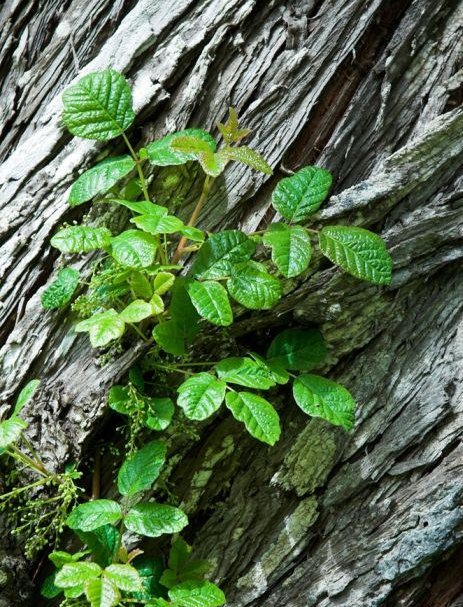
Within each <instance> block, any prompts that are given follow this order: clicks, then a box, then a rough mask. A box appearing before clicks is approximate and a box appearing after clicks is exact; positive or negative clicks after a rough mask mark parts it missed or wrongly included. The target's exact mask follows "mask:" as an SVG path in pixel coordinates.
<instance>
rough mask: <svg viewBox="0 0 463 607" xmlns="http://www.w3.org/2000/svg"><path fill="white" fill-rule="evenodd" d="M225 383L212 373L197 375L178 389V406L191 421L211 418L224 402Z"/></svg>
mask: <svg viewBox="0 0 463 607" xmlns="http://www.w3.org/2000/svg"><path fill="white" fill-rule="evenodd" d="M225 388H226V386H225V383H224V382H223V381H219V380H218V379H216V378H215V377H214V375H211V374H210V373H197V374H195V375H193V376H192V377H190V378H188V379H187V380H186V381H184V382H183V384H181V385H180V386H179V388H178V399H177V404H178V405H179V407H181V408H182V409H183V411H184V413H185V415H186V416H187V417H188V418H190V419H195V420H203V419H206V418H207V417H210V416H211V415H212V414H213V413H214V412H215V411H217V409H218V408H219V407H220V405H221V404H222V402H223V399H224V397H225Z"/></svg>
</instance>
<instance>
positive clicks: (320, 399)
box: [293, 375, 355, 430]
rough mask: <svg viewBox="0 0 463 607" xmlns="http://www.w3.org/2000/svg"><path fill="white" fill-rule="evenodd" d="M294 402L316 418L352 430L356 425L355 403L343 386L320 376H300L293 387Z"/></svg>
mask: <svg viewBox="0 0 463 607" xmlns="http://www.w3.org/2000/svg"><path fill="white" fill-rule="evenodd" d="M293 395H294V400H295V401H296V403H297V404H298V405H299V407H300V408H301V409H302V410H303V411H304V413H307V414H308V415H312V416H314V417H321V418H323V419H326V420H327V421H329V422H330V423H331V424H335V425H336V426H342V427H343V428H345V429H346V430H351V429H352V428H353V427H354V423H355V401H354V399H353V398H352V396H351V394H350V392H349V391H348V390H346V388H344V387H343V386H340V385H339V384H337V383H335V382H334V381H331V380H330V379H326V378H325V377H320V376H318V375H300V376H299V377H298V378H297V379H296V381H295V382H294V385H293Z"/></svg>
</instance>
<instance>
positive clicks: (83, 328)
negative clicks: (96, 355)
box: [74, 308, 125, 348]
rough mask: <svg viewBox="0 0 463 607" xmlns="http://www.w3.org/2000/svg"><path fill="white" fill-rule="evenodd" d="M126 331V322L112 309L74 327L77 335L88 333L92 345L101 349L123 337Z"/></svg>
mask: <svg viewBox="0 0 463 607" xmlns="http://www.w3.org/2000/svg"><path fill="white" fill-rule="evenodd" d="M124 330H125V322H124V321H123V320H122V318H121V317H120V316H119V314H118V313H117V312H116V310H113V309H112V308H111V309H110V310H106V312H100V313H98V314H94V315H93V316H91V317H90V318H87V319H85V320H82V321H81V322H79V323H77V324H76V326H75V327H74V331H75V332H76V333H85V332H87V331H88V333H89V337H90V343H91V344H92V346H93V347H94V348H101V347H103V346H106V345H107V344H109V342H110V341H113V340H114V339H118V338H119V337H122V335H123V334H124Z"/></svg>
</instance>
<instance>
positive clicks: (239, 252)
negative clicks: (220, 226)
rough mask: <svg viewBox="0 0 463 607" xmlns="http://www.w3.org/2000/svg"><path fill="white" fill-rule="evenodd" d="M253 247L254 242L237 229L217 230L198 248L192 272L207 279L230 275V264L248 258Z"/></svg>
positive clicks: (253, 249)
mask: <svg viewBox="0 0 463 607" xmlns="http://www.w3.org/2000/svg"><path fill="white" fill-rule="evenodd" d="M255 249H256V244H255V243H254V242H253V241H252V240H251V239H250V238H249V237H248V236H246V234H244V233H243V232H240V231H239V230H225V231H223V232H218V233H217V234H213V235H212V236H211V237H210V238H208V239H207V240H206V242H205V243H204V244H203V246H202V247H201V248H200V250H199V252H198V254H197V256H196V260H195V263H194V264H193V267H192V270H191V271H192V274H193V275H194V276H195V277H196V278H203V279H209V280H210V279H217V278H222V277H224V276H230V273H231V267H232V265H233V264H236V263H239V262H243V261H247V260H248V259H250V258H251V256H252V254H253V253H254V251H255Z"/></svg>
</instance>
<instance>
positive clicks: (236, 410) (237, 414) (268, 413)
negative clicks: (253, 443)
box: [225, 392, 280, 445]
mask: <svg viewBox="0 0 463 607" xmlns="http://www.w3.org/2000/svg"><path fill="white" fill-rule="evenodd" d="M225 403H226V405H227V407H228V408H229V409H230V411H231V412H232V415H233V417H234V418H235V419H237V420H238V421H240V422H243V423H244V425H245V426H246V430H247V431H248V432H249V434H250V435H251V436H253V437H254V438H257V440H260V441H262V442H264V443H267V444H269V445H274V444H275V443H276V442H277V440H278V439H279V438H280V419H279V417H278V413H277V412H276V411H275V409H274V408H273V406H272V405H271V404H270V403H269V402H268V401H266V400H265V399H264V398H262V397H261V396H258V395H257V394H253V393H252V392H227V395H226V398H225Z"/></svg>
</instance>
